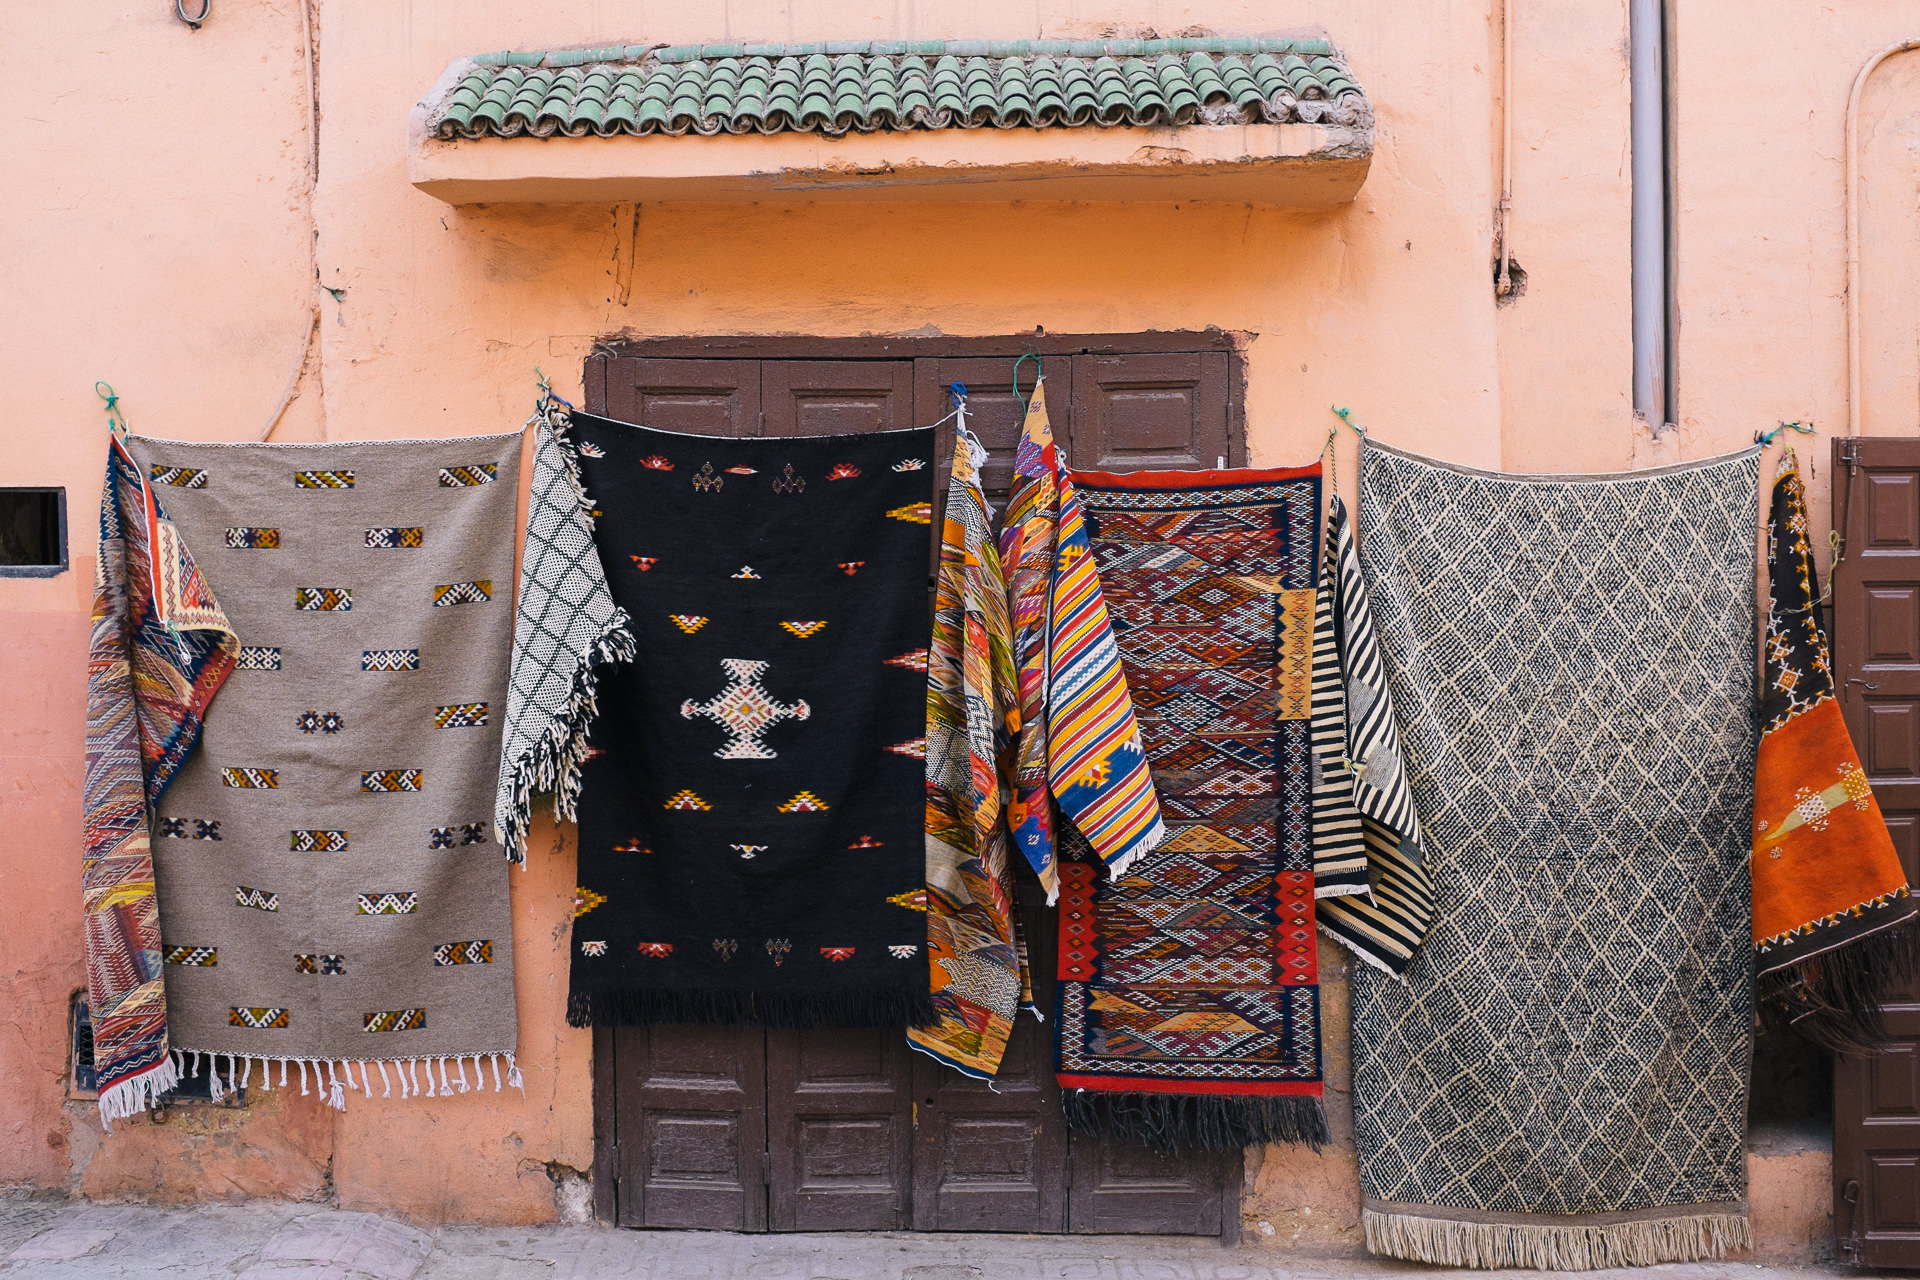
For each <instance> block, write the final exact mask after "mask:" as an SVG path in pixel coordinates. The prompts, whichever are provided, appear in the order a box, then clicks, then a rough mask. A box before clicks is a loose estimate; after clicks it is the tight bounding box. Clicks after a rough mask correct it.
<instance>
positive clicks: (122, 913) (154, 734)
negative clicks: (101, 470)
mask: <svg viewBox="0 0 1920 1280" xmlns="http://www.w3.org/2000/svg"><path fill="white" fill-rule="evenodd" d="M239 647H240V646H239V641H238V640H237V639H236V638H235V637H234V634H233V629H232V627H231V626H230V625H229V624H228V622H227V618H226V614H225V613H223V612H222V611H221V609H220V605H219V602H218V601H216V600H215V599H214V598H213V593H212V592H211V591H210V590H209V589H208V587H207V583H206V579H205V578H204V577H203V576H202V575H201V573H200V570H199V567H198V565H197V564H196V563H195V562H194V559H193V555H192V553H191V552H190V551H189V550H188V549H187V546H186V543H185V542H184V541H183V540H182V538H181V537H180V532H179V530H178V529H177V528H175V526H174V525H173V523H172V522H171V521H170V520H168V519H167V513H166V511H165V510H164V509H163V508H162V507H161V505H160V502H159V500H158V498H156V497H155V495H154V491H153V488H152V486H150V485H149V484H148V483H147V478H146V476H145V474H144V473H143V472H142V471H141V469H140V466H139V465H138V464H137V463H135V462H134V460H133V458H132V457H131V456H130V455H129V454H128V453H127V451H126V449H125V447H123V446H122V445H121V443H120V441H119V440H118V439H117V438H116V439H110V441H109V444H108V452H107V479H106V487H105V489H104V490H103V492H102V493H101V496H100V554H99V558H98V560H97V561H96V562H95V569H94V603H93V631H92V635H91V638H90V640H89V643H88V647H87V763H86V774H85V781H84V785H83V788H82V804H83V818H82V823H83V827H84V833H85V840H86V852H85V856H84V860H83V863H82V873H81V886H82V892H83V895H84V901H83V910H84V912H85V931H86V934H85V936H86V962H87V1013H88V1020H89V1022H90V1024H91V1026H92V1031H93V1070H94V1078H95V1081H96V1082H97V1087H98V1089H99V1094H100V1117H101V1119H102V1121H103V1122H105V1123H107V1124H111V1123H112V1122H113V1121H114V1120H116V1119H119V1118H120V1117H122V1116H130V1115H133V1114H135V1113H137V1112H140V1111H144V1110H146V1109H147V1108H148V1107H149V1106H151V1105H152V1104H153V1102H154V1100H155V1099H156V1098H158V1097H159V1096H160V1095H161V1094H162V1093H165V1092H166V1091H167V1090H168V1089H170V1088H172V1087H173V1086H174V1085H175V1084H176V1083H177V1082H178V1079H179V1064H178V1062H177V1061H176V1060H175V1059H174V1057H173V1055H172V1054H171V1053H170V1052H169V1049H168V1043H167V998H166V990H165V982H164V979H163V978H162V977H161V951H162V948H161V941H160V916H159V903H158V901H157V900H156V898H155V894H154V879H153V853H152V832H151V829H150V828H149V826H148V824H147V814H148V812H149V810H150V809H152V808H154V807H157V806H158V805H159V804H160V803H161V802H162V801H163V800H164V799H165V798H166V794H167V789H168V788H169V787H170V786H171V785H172V783H173V779H174V775H175V774H177V773H178V772H179V769H180V766H181V764H182V762H184V761H185V760H186V759H187V758H188V756H190V755H191V754H192V753H193V750H194V748H195V747H196V746H197V745H198V744H199V741H200V731H201V726H202V724H203V722H204V720H205V716H206V712H207V708H208V707H209V706H210V705H211V704H212V702H213V699H214V696H215V695H216V694H217V693H218V692H219V691H220V687H221V686H222V685H223V684H224V683H225V682H226V679H227V677H228V675H230V674H231V673H232V671H233V664H234V658H235V655H236V654H237V653H238V652H239Z"/></svg>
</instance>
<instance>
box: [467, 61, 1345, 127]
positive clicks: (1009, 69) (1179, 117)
mask: <svg viewBox="0 0 1920 1280" xmlns="http://www.w3.org/2000/svg"><path fill="white" fill-rule="evenodd" d="M1368 116H1369V112H1368V106H1367V99H1366V95H1365V94H1364V93H1362V92H1361V89H1360V86H1359V85H1358V84H1357V83H1356V82H1355V81H1354V79H1353V75H1352V73H1351V72H1350V71H1349V70H1348V69H1347V66H1346V64H1345V63H1344V62H1343V61H1342V60H1341V59H1340V58H1339V57H1338V55H1337V54H1335V52H1334V50H1333V48H1332V46H1331V45H1330V44H1329V43H1328V42H1327V41H1325V40H1255V39H1215V38H1184V37H1183V38H1179V39H1171V40H1105V41H1100V40H1087V41H1081V40H1016V41H1007V42H996V41H986V40H964V41H963V40H955V41H941V40H930V41H914V42H894V43H887V42H880V41H874V42H854V43H844V44H786V45H772V44H709V45H674V46H667V47H656V46H648V45H628V46H623V47H615V48H606V49H576V50H572V51H569V52H564V53H489V54H481V55H480V56H478V57H476V58H474V59H473V60H472V66H471V69H470V70H468V71H467V72H466V73H465V74H464V75H462V76H461V77H460V81H459V86H458V87H457V88H456V89H455V90H454V91H453V93H452V94H451V95H449V96H448V97H447V98H446V100H445V101H444V102H442V103H441V104H440V105H439V107H438V109H437V110H436V111H435V113H434V115H433V117H432V119H431V128H432V130H433V132H434V134H435V135H436V136H438V137H440V138H443V139H452V138H487V137H494V138H517V137H523V136H530V137H536V138H549V137H555V136H564V137H569V138H584V137H590V136H596V135H597V136H600V137H607V136H610V135H613V134H639V135H645V134H667V135H670V136H681V135H685V134H690V133H691V134H700V135H703V136H711V135H714V134H720V133H734V134H743V133H763V134H770V133H782V132H794V133H809V132H811V133H823V134H827V135H830V136H838V135H842V134H846V133H849V132H855V131H857V132H861V133H871V132H874V131H876V130H894V129H981V128H998V129H1015V128H1033V129H1046V128H1081V127H1088V126H1116V125H1147V126H1151V125H1195V124H1205V125H1224V124H1288V123H1304V124H1318V123H1321V122H1323V121H1325V122H1330V123H1337V124H1342V125H1346V126H1349V127H1351V126H1354V125H1357V124H1359V123H1361V121H1362V119H1363V118H1365V117H1368Z"/></svg>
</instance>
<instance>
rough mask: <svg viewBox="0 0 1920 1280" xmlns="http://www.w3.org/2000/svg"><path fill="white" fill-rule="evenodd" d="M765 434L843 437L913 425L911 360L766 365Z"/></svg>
mask: <svg viewBox="0 0 1920 1280" xmlns="http://www.w3.org/2000/svg"><path fill="white" fill-rule="evenodd" d="M760 403H761V406H762V408H763V409H764V410H765V411H766V422H765V425H764V427H763V428H762V432H761V434H763V435H769V436H841V435H855V434H859V433H864V432H868V431H893V430H897V429H903V428H906V427H911V426H913V425H915V423H914V416H913V362H912V361H910V360H768V361H765V362H763V363H762V364H761V366H760Z"/></svg>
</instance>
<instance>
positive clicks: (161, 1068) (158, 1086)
mask: <svg viewBox="0 0 1920 1280" xmlns="http://www.w3.org/2000/svg"><path fill="white" fill-rule="evenodd" d="M179 1083H180V1055H179V1054H178V1053H169V1054H167V1055H166V1056H165V1057H163V1058H161V1059H160V1061H158V1062H156V1063H154V1064H153V1065H152V1066H151V1067H149V1068H147V1069H146V1070H145V1071H142V1072H141V1073H140V1074H139V1075H137V1076H128V1077H127V1078H126V1079H125V1080H122V1081H121V1082H120V1083H119V1084H116V1085H114V1086H113V1088H111V1089H106V1090H103V1091H102V1092H101V1094H100V1127H101V1128H103V1129H112V1128H113V1122H114V1121H115V1120H125V1119H127V1118H129V1117H131V1116H137V1115H139V1114H140V1113H141V1112H142V1111H145V1110H147V1108H149V1107H151V1106H152V1105H153V1104H154V1103H155V1102H157V1101H158V1100H159V1098H160V1095H161V1094H163V1093H165V1092H166V1091H167V1090H169V1089H171V1088H173V1087H174V1086H175V1085H177V1084H179Z"/></svg>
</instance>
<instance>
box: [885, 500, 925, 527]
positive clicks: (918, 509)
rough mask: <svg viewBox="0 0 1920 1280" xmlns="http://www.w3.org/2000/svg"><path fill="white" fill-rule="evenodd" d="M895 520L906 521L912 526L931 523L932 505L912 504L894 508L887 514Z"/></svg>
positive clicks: (923, 503)
mask: <svg viewBox="0 0 1920 1280" xmlns="http://www.w3.org/2000/svg"><path fill="white" fill-rule="evenodd" d="M887 515H888V516H889V517H891V518H892V519H895V520H907V521H911V522H912V523H914V524H932V523H933V504H932V503H931V502H913V503H909V504H908V505H906V506H904V507H895V508H894V509H893V510H891V511H889V512H887Z"/></svg>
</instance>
